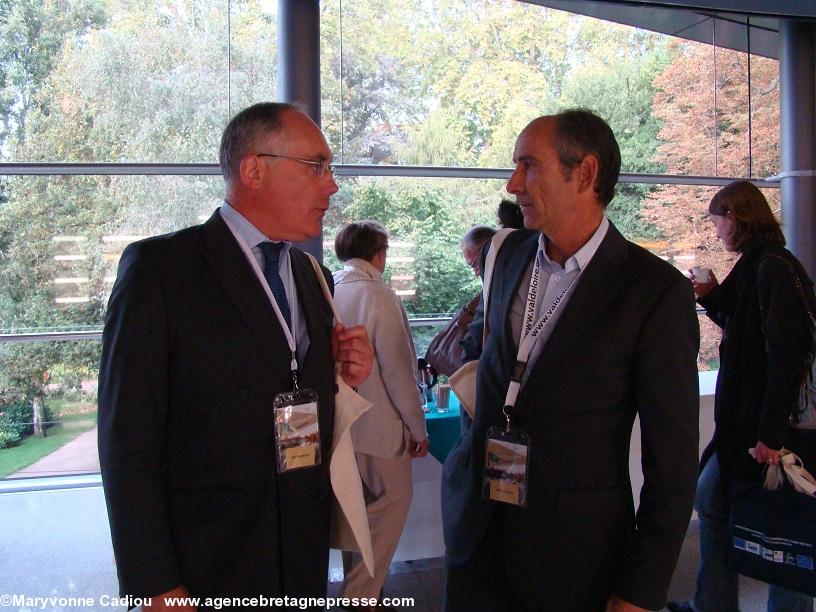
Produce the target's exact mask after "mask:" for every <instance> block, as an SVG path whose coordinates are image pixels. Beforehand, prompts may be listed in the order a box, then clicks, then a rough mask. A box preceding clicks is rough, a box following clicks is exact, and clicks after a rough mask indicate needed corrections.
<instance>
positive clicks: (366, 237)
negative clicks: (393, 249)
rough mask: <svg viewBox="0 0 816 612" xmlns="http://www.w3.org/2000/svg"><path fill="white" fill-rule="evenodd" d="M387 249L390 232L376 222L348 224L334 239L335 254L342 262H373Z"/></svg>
mask: <svg viewBox="0 0 816 612" xmlns="http://www.w3.org/2000/svg"><path fill="white" fill-rule="evenodd" d="M387 248H388V230H387V229H385V228H384V227H383V226H382V225H380V224H379V223H377V222H376V221H368V220H366V221H357V222H356V223H347V224H346V225H344V226H343V227H342V228H340V231H339V232H337V238H335V239H334V252H335V253H337V259H339V260H340V261H348V260H349V259H355V258H358V259H365V260H366V261H371V260H372V259H374V256H375V255H376V254H377V253H379V252H380V251H382V250H383V249H387Z"/></svg>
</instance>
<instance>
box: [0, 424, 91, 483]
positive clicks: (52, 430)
mask: <svg viewBox="0 0 816 612" xmlns="http://www.w3.org/2000/svg"><path fill="white" fill-rule="evenodd" d="M94 425H96V411H95V410H94V411H93V412H87V413H84V414H72V415H69V416H65V417H61V422H59V423H57V424H56V425H53V426H51V427H49V428H48V429H47V430H46V436H45V437H44V438H35V437H34V436H27V437H25V438H23V439H22V440H21V441H20V443H19V444H18V445H17V446H12V447H11V448H4V449H0V478H5V477H6V476H8V475H9V474H13V473H14V472H16V471H17V470H21V469H22V468H24V467H26V466H28V465H31V464H32V463H34V462H35V461H37V460H38V459H42V458H43V457H45V456H46V455H48V454H50V453H53V452H54V451H55V450H57V449H58V448H60V447H62V446H64V445H65V444H67V443H68V442H70V441H71V440H73V439H74V438H76V437H77V436H78V435H79V434H81V433H83V432H85V431H88V430H89V429H93V427H94Z"/></svg>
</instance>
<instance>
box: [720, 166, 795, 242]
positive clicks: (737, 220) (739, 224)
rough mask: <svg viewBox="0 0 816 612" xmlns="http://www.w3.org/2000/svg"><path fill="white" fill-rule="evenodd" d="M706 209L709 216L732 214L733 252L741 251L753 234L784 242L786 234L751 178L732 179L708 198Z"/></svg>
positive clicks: (769, 240) (770, 240)
mask: <svg viewBox="0 0 816 612" xmlns="http://www.w3.org/2000/svg"><path fill="white" fill-rule="evenodd" d="M708 212H709V214H712V215H727V214H728V213H731V214H732V215H734V236H733V240H734V250H736V251H739V252H742V250H743V248H745V244H746V243H747V242H748V241H749V240H750V239H751V238H754V237H756V236H761V237H762V238H764V239H765V240H767V241H768V242H771V243H775V244H778V245H780V246H784V245H785V236H784V235H783V234H782V229H781V228H780V227H779V221H777V220H776V217H774V216H773V212H772V211H771V207H770V206H769V205H768V200H766V199H765V196H764V195H762V192H761V191H760V190H759V189H757V188H756V186H754V184H753V183H751V182H750V181H734V182H733V183H729V184H728V185H726V186H725V187H723V188H722V189H720V190H719V191H718V192H717V193H715V194H714V197H713V198H711V203H710V204H709V205H708Z"/></svg>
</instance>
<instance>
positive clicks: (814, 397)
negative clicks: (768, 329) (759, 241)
mask: <svg viewBox="0 0 816 612" xmlns="http://www.w3.org/2000/svg"><path fill="white" fill-rule="evenodd" d="M763 259H779V260H781V261H783V262H784V263H785V265H786V266H787V268H788V273H789V274H790V275H791V279H792V280H793V284H794V286H795V287H796V289H797V291H798V292H799V297H800V298H801V300H802V305H803V306H804V308H805V312H807V314H808V319H809V321H810V329H811V333H812V339H811V342H812V344H811V347H812V348H811V352H810V355H809V357H808V361H809V363H808V365H807V367H806V368H805V377H804V380H803V381H802V385H801V387H800V388H799V404H798V406H799V410H797V412H796V413H795V414H792V415H791V417H790V426H791V427H793V428H795V429H805V430H816V318H814V316H813V311H812V310H811V308H810V305H809V304H808V301H807V298H806V297H805V288H804V286H803V285H802V281H801V280H799V275H798V274H796V271H795V270H794V269H793V266H792V265H791V263H790V262H789V261H788V260H787V259H785V258H784V257H781V256H779V255H766V256H765V257H764V258H763Z"/></svg>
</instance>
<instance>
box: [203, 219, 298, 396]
mask: <svg viewBox="0 0 816 612" xmlns="http://www.w3.org/2000/svg"><path fill="white" fill-rule="evenodd" d="M203 229H204V241H203V245H202V249H201V251H202V255H203V257H204V259H205V260H206V262H207V264H208V265H209V266H210V268H211V269H212V271H213V274H215V276H216V278H217V279H218V281H219V282H220V283H221V286H222V287H223V289H224V291H225V292H226V294H227V295H228V296H229V298H230V300H231V301H232V303H233V304H234V305H235V308H236V309H237V310H238V312H239V313H240V315H241V317H242V318H243V320H244V322H245V323H246V325H247V327H249V329H250V333H251V336H252V337H253V338H255V340H256V341H257V342H258V345H259V347H260V348H261V351H262V352H263V354H264V356H265V357H266V359H267V361H269V365H270V366H271V367H272V372H273V374H274V375H275V377H276V378H278V379H279V381H280V383H281V384H282V385H283V386H285V387H288V386H289V384H290V383H289V345H288V344H287V342H286V336H285V335H284V333H283V329H282V328H281V326H280V323H279V322H278V319H277V317H276V316H275V311H274V310H273V308H272V305H271V304H270V303H269V298H267V296H266V292H264V290H263V288H262V287H261V285H260V283H259V282H258V278H257V276H255V273H254V272H253V271H252V268H251V266H250V264H249V263H248V262H247V260H246V257H245V256H244V253H243V251H242V250H241V247H240V246H238V243H237V242H236V240H235V237H234V236H233V235H232V232H231V231H230V230H229V228H228V227H227V225H226V223H224V220H223V219H222V218H221V214H220V213H219V212H218V211H216V212H215V213H213V215H212V217H210V218H209V220H208V221H207V222H206V223H205V224H204V226H203Z"/></svg>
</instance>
